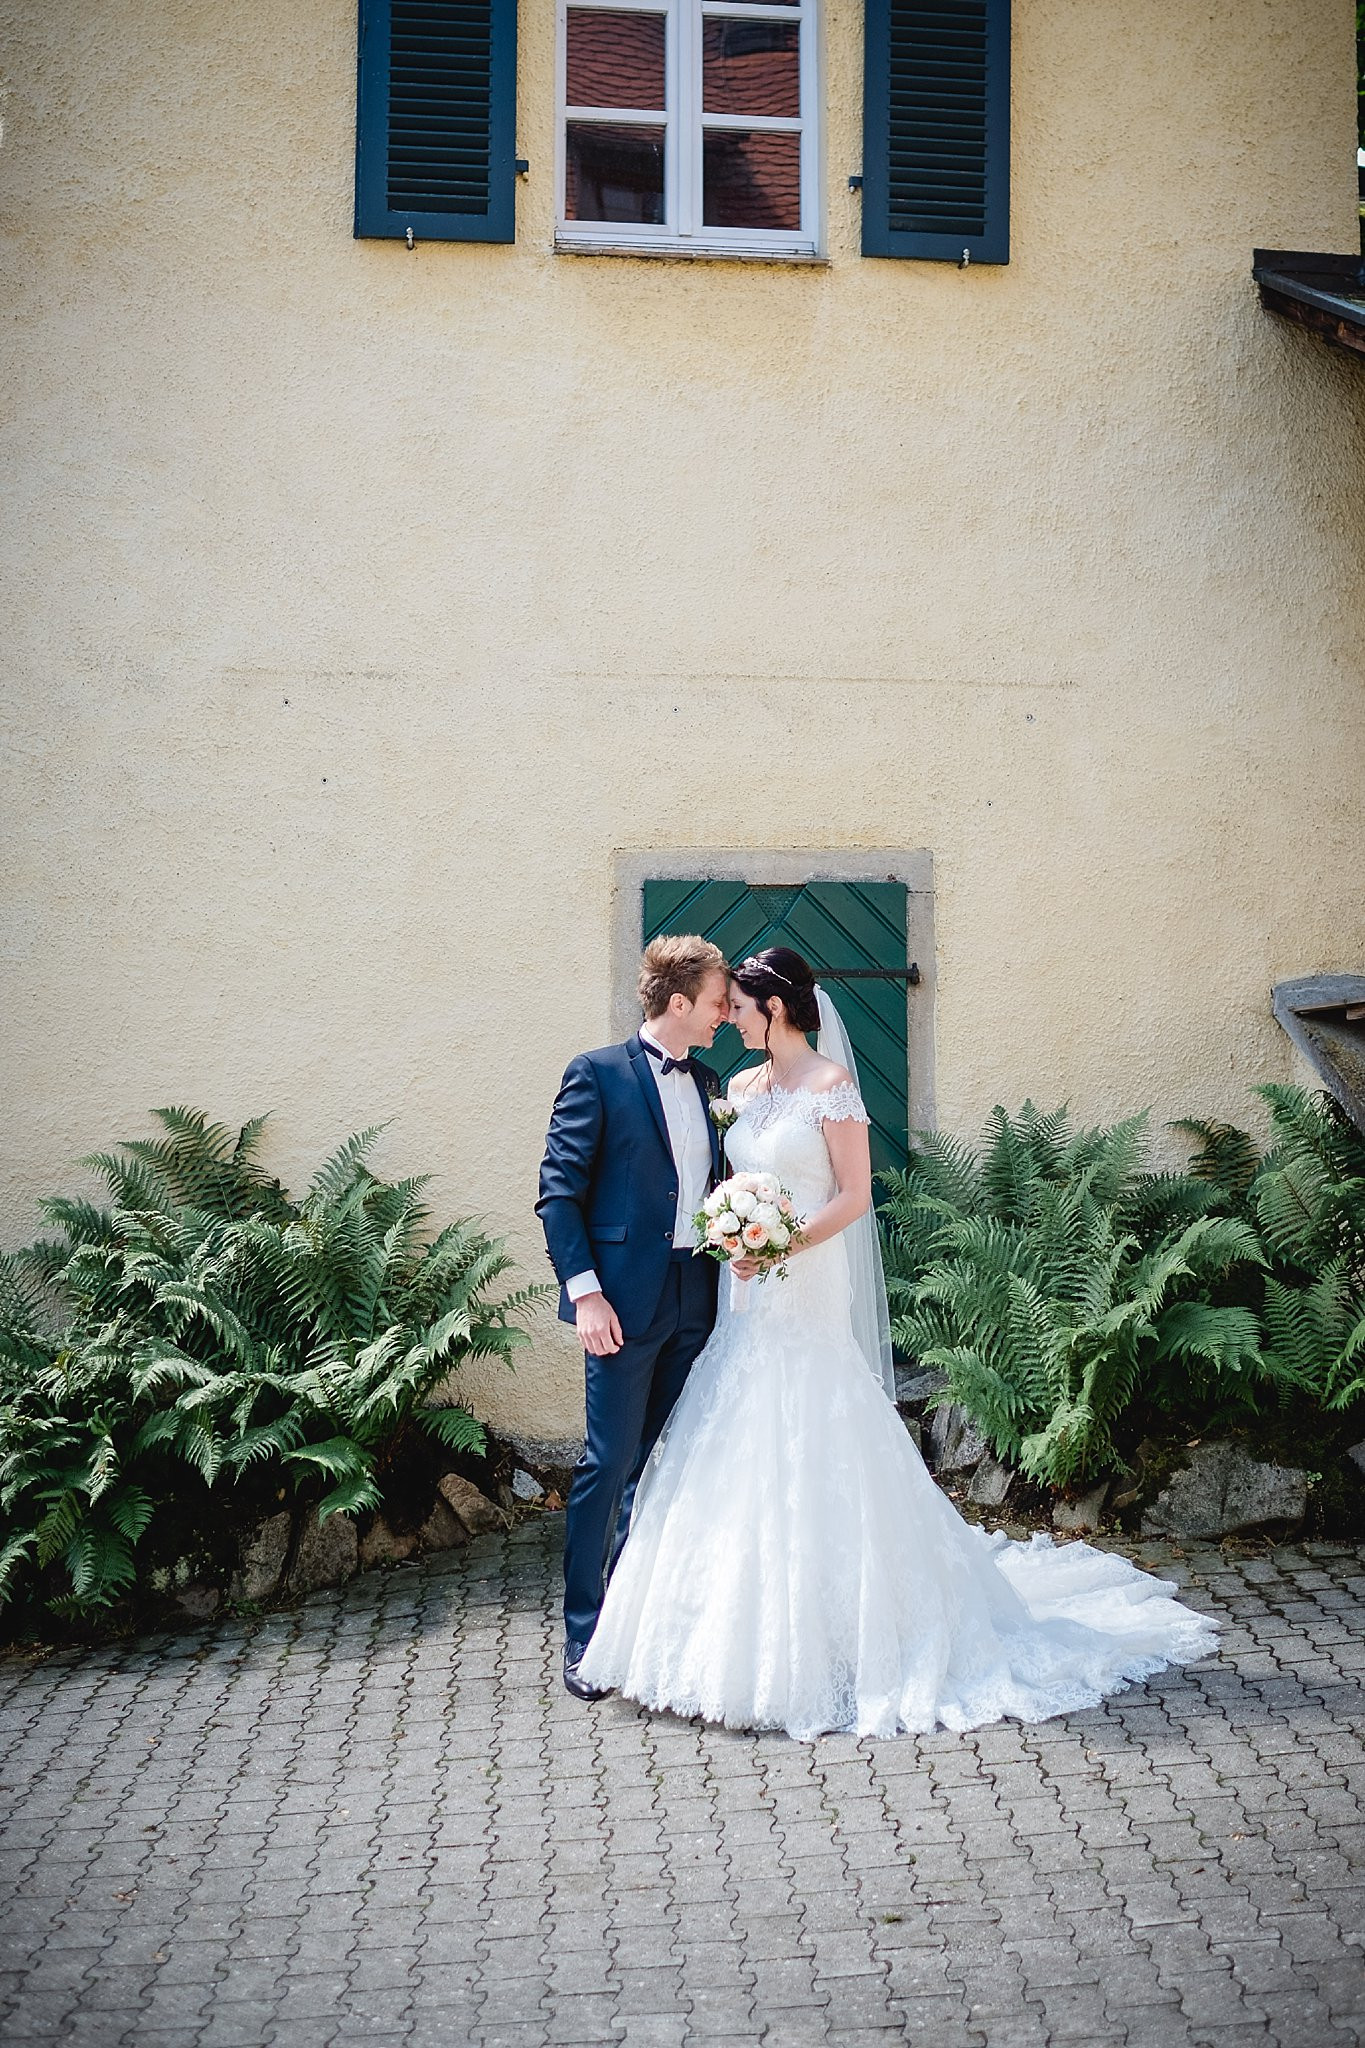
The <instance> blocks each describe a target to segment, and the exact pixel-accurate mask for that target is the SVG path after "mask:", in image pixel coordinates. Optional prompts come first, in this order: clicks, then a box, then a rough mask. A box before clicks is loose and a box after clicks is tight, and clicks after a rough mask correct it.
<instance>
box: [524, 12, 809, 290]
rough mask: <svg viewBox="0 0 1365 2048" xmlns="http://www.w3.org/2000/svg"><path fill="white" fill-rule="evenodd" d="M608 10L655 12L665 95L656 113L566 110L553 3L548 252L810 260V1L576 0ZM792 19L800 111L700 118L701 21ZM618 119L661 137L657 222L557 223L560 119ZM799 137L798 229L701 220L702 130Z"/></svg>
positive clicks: (562, 32)
mask: <svg viewBox="0 0 1365 2048" xmlns="http://www.w3.org/2000/svg"><path fill="white" fill-rule="evenodd" d="M584 4H586V5H591V6H593V7H594V8H598V9H600V11H602V12H604V13H611V14H632V13H634V14H662V15H664V16H665V18H666V20H665V33H666V39H667V40H666V49H665V60H664V98H665V103H666V112H665V113H664V115H663V116H661V115H660V113H659V110H658V108H657V107H655V108H651V109H649V110H647V111H646V110H636V109H633V108H630V107H610V108H605V107H604V108H597V107H589V108H582V107H571V106H570V105H569V104H568V41H569V5H570V0H558V35H557V52H556V65H555V108H556V115H555V219H556V227H555V247H556V248H557V249H564V250H573V251H578V252H580V253H584V254H590V255H611V254H616V255H631V256H665V255H667V256H678V255H692V256H748V257H764V258H766V259H767V260H768V261H769V262H772V261H779V262H780V261H805V262H810V261H811V260H812V259H814V260H819V258H820V256H821V254H822V250H821V240H820V235H821V222H822V220H823V217H824V206H823V193H822V190H821V182H820V167H821V151H820V110H821V106H822V104H823V98H822V69H823V67H822V65H821V61H820V59H821V51H820V36H819V15H818V12H817V10H818V5H819V0H792V4H791V5H781V6H764V5H754V4H749V5H746V4H745V0H584ZM727 16H728V17H729V18H731V19H739V20H750V21H755V20H757V21H773V22H794V23H797V24H799V26H800V31H801V34H800V56H801V112H800V114H799V116H798V117H797V119H796V120H790V121H786V120H777V119H774V118H772V117H771V116H766V115H747V114H707V115H705V116H704V117H703V114H702V23H703V21H704V20H706V19H709V18H724V17H727ZM588 120H591V121H601V122H603V123H607V122H610V123H612V124H615V123H617V122H621V123H625V124H628V125H630V126H632V127H649V128H662V130H663V135H664V220H663V223H662V224H661V225H660V226H658V227H653V226H647V225H645V224H643V223H640V222H635V221H581V220H566V219H565V179H566V154H567V152H566V142H565V128H566V123H567V122H569V121H588ZM798 125H799V128H800V135H801V225H800V228H799V229H796V230H792V229H790V228H717V227H707V226H706V225H705V224H704V223H703V220H702V137H703V134H704V131H705V129H708V128H709V129H714V128H737V129H740V130H741V131H743V132H745V133H757V132H759V131H761V130H763V129H769V130H774V131H777V132H779V133H787V134H790V133H791V132H792V131H793V130H794V129H796V128H797V127H798Z"/></svg>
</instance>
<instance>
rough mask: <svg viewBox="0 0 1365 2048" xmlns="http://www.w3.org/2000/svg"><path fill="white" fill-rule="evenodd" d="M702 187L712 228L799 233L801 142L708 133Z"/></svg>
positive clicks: (765, 135) (774, 136) (731, 130)
mask: <svg viewBox="0 0 1365 2048" xmlns="http://www.w3.org/2000/svg"><path fill="white" fill-rule="evenodd" d="M702 185H703V209H702V210H703V216H704V218H705V222H706V225H707V226H708V227H713V228H785V229H789V230H792V231H795V230H797V229H799V228H800V226H801V138H800V136H799V135H794V134H786V135H784V134H781V133H777V134H774V133H772V132H771V131H767V132H760V133H758V134H753V133H749V134H746V133H745V132H744V131H743V130H742V129H737V128H712V129H708V131H707V135H706V146H705V158H704V164H703V174H702Z"/></svg>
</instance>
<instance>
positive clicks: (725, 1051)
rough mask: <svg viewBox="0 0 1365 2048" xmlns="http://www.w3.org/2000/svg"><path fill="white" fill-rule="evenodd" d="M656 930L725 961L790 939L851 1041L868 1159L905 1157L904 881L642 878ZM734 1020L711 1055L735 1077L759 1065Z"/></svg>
mask: <svg viewBox="0 0 1365 2048" xmlns="http://www.w3.org/2000/svg"><path fill="white" fill-rule="evenodd" d="M660 932H700V933H701V934H702V935H703V937H705V938H708V939H712V940H714V942H715V944H716V945H718V946H719V947H720V949H721V951H722V952H723V953H724V955H725V957H726V959H727V960H732V961H736V962H738V961H740V960H743V959H746V958H747V957H748V955H749V954H750V953H759V952H761V951H762V950H763V948H764V947H765V946H791V947H793V948H794V949H795V951H796V952H798V953H799V954H800V955H801V956H802V958H803V959H805V960H809V962H810V964H811V966H812V967H813V968H814V969H815V972H816V977H817V979H818V980H820V981H822V982H824V983H825V984H826V985H827V986H828V988H829V992H830V994H831V996H832V997H833V999H834V1001H835V1003H836V1004H837V1005H838V1008H839V1014H840V1015H841V1016H842V1018H843V1020H844V1024H845V1027H846V1028H847V1031H848V1035H849V1037H850V1038H851V1039H852V1041H853V1051H854V1056H855V1057H856V1059H857V1062H858V1078H859V1080H860V1081H861V1083H862V1090H863V1098H864V1100H865V1101H866V1103H867V1108H868V1114H869V1115H870V1117H871V1118H872V1164H873V1167H874V1169H876V1170H877V1171H883V1170H884V1169H886V1168H887V1167H891V1166H904V1164H905V1156H906V1145H907V1135H908V1134H907V1130H906V1116H907V1091H908V1082H909V1072H908V1058H907V1048H906V1011H905V1002H906V995H905V991H906V980H907V974H906V949H905V885H904V883H902V882H806V883H803V884H802V885H801V886H799V887H796V886H793V887H789V888H788V887H775V888H770V887H766V886H763V885H751V884H750V883H748V882H698V881H668V880H660V881H657V882H646V883H645V888H644V941H645V943H646V944H648V942H649V941H650V939H652V938H656V937H657V936H658V934H659V933H660ZM757 1057H758V1056H757V1055H756V1054H753V1053H746V1052H745V1050H744V1047H743V1045H742V1044H741V1043H740V1039H739V1034H738V1032H736V1031H735V1030H734V1029H733V1027H732V1026H731V1025H729V1024H727V1025H725V1026H724V1027H723V1028H722V1030H721V1031H719V1032H718V1033H717V1035H716V1043H715V1049H714V1052H713V1053H711V1054H709V1055H708V1058H709V1060H710V1062H711V1064H712V1065H713V1066H715V1067H716V1068H717V1070H718V1071H719V1072H720V1074H721V1075H722V1076H723V1077H724V1078H725V1079H727V1080H728V1079H729V1077H730V1075H731V1074H733V1073H734V1072H735V1070H736V1069H737V1068H739V1067H743V1066H752V1065H754V1064H755V1062H756V1059H757Z"/></svg>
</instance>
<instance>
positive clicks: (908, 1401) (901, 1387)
mask: <svg viewBox="0 0 1365 2048" xmlns="http://www.w3.org/2000/svg"><path fill="white" fill-rule="evenodd" d="M947 1384H948V1375H947V1373H946V1372H922V1371H921V1370H920V1368H919V1367H918V1366H917V1365H898V1366H897V1367H896V1406H897V1407H898V1408H922V1407H923V1406H924V1404H925V1402H926V1401H928V1400H929V1399H930V1398H931V1396H933V1395H934V1394H941V1393H942V1392H943V1390H944V1388H945V1387H946V1386H947Z"/></svg>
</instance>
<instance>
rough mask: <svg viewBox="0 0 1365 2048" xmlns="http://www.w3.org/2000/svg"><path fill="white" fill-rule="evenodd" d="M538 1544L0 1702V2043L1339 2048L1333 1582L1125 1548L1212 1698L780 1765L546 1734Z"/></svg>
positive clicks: (1360, 1616) (1343, 1674)
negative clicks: (1182, 1616)
mask: <svg viewBox="0 0 1365 2048" xmlns="http://www.w3.org/2000/svg"><path fill="white" fill-rule="evenodd" d="M561 1528H562V1519H558V1518H555V1517H544V1518H538V1519H535V1520H528V1522H527V1523H526V1524H524V1525H522V1526H521V1527H520V1528H518V1529H517V1530H515V1531H513V1532H511V1534H509V1535H507V1536H502V1535H498V1534H491V1535H487V1536H480V1537H478V1538H476V1539H475V1540H474V1541H473V1542H471V1543H470V1544H469V1546H468V1547H467V1548H466V1549H464V1550H462V1551H460V1552H458V1553H454V1554H451V1555H449V1556H442V1557H440V1558H433V1559H430V1560H426V1561H424V1562H422V1563H421V1564H418V1565H415V1566H412V1567H404V1568H403V1569H402V1570H401V1571H396V1572H390V1573H375V1574H373V1575H370V1576H369V1577H368V1578H360V1579H357V1580H355V1581H353V1582H352V1583H351V1584H350V1585H349V1586H348V1587H347V1588H346V1589H344V1591H343V1592H341V1593H337V1592H335V1591H329V1592H327V1593H324V1594H319V1595H316V1596H314V1597H313V1598H311V1599H309V1600H306V1601H304V1602H303V1603H301V1604H300V1605H299V1606H298V1607H296V1608H295V1609H294V1610H292V1611H291V1612H289V1613H280V1614H276V1615H270V1616H265V1617H260V1618H258V1619H257V1620H255V1621H246V1622H236V1621H232V1620H225V1621H222V1622H219V1623H217V1624H215V1625H213V1626H211V1627H207V1628H197V1629H195V1630H193V1631H191V1632H189V1633H188V1634H187V1635H186V1636H185V1637H173V1636H161V1637H156V1638H153V1639H150V1640H149V1641H148V1642H147V1643H145V1644H137V1645H117V1646H112V1647H109V1648H105V1649H97V1650H94V1651H89V1652H80V1651H73V1652H64V1653H62V1654H61V1655H60V1656H58V1657H54V1658H51V1659H48V1660H47V1661H46V1662H45V1663H43V1664H40V1665H36V1666H24V1665H23V1664H21V1663H19V1662H18V1661H17V1660H14V1661H6V1660H4V1659H0V1753H3V1751H4V1745H5V1743H6V1742H7V1741H8V1742H9V1744H10V1750H9V1758H8V1761H7V1762H6V1763H5V1765H4V1767H3V1769H0V1781H2V1782H0V1828H2V1829H3V1835H4V1841H3V1846H0V1953H3V1955H4V1958H5V1961H6V1962H7V1963H9V1964H11V1967H10V1968H9V1969H8V1970H6V1971H5V1972H4V1973H3V1974H0V2030H2V2031H3V2032H4V2033H5V2036H6V2038H9V2037H11V2036H12V2037H13V2038H14V2039H15V2041H16V2043H23V2042H26V2041H35V2042H37V2041H40V2040H47V2039H52V2038H56V2037H57V2035H56V2034H55V2033H54V2030H55V2029H59V2030H60V2038H61V2039H62V2040H63V2041H65V2042H69V2043H72V2044H75V2048H80V2044H82V2043H88V2044H89V2048H121V2044H122V2043H123V2042H125V2041H127V2042H128V2043H129V2044H130V2048H157V2044H158V2043H164V2044H165V2048H261V2044H263V2043H269V2044H271V2048H274V2044H275V2043H284V2042H286V2041H287V2042H289V2044H290V2048H314V2044H316V2048H324V2044H327V2048H331V2044H332V2043H334V2042H337V2043H340V2042H348V2041H355V2042H360V2041H362V2040H363V2041H365V2042H366V2043H367V2044H370V2048H383V2044H384V2043H386V2042H389V2041H392V2042H394V2043H398V2042H403V2043H405V2044H407V2048H428V2044H430V2048H435V2044H436V2043H437V2042H439V2043H440V2044H441V2048H560V2044H561V2042H562V2043H563V2044H564V2048H568V2044H569V2043H570V2042H577V2041H580V2040H581V2041H583V2042H588V2043H594V2044H596V2043H598V2042H601V2043H603V2044H606V2043H609V2042H623V2043H626V2044H627V2048H630V2044H634V2048H689V2044H693V2043H698V2042H715V2043H717V2044H720V2048H749V2044H753V2048H759V2044H760V2043H762V2048H805V2044H807V2043H817V2042H818V2043H824V2042H831V2043H839V2042H850V2043H868V2042H878V2043H880V2042H890V2041H901V2040H904V2041H912V2042H924V2043H925V2044H926V2048H986V2044H987V2043H988V2044H989V2048H1061V2044H1063V2043H1069V2042H1076V2043H1081V2044H1084V2048H1103V2044H1105V2043H1108V2042H1113V2043H1114V2044H1115V2048H1118V2044H1119V2043H1120V2042H1121V2041H1126V2048H1193V2044H1196V2043H1198V2044H1201V2048H1223V2044H1227V2048H1250V2044H1251V2043H1253V2042H1263V2043H1265V2044H1266V2048H1274V2044H1276V2043H1279V2044H1280V2048H1317V2044H1318V2043H1322V2044H1323V2048H1328V2044H1331V2048H1341V2044H1343V2043H1349V2042H1351V2041H1353V2040H1356V2039H1365V1970H1363V1968H1362V1957H1361V1951H1360V1948H1359V1946H1358V1945H1357V1944H1356V1942H1355V1940H1354V1939H1352V1937H1353V1936H1354V1935H1355V1934H1356V1933H1357V1931H1358V1928H1359V1926H1360V1924H1361V1921H1362V1917H1363V1916H1365V1900H1362V1891H1365V1744H1363V1743H1362V1740H1361V1736H1360V1734H1359V1732H1358V1731H1359V1727H1360V1724H1361V1721H1362V1719H1365V1716H1363V1715H1362V1711H1361V1709H1362V1690H1361V1689H1362V1685H1363V1684H1365V1559H1362V1556H1361V1553H1359V1552H1358V1551H1356V1550H1353V1549H1352V1548H1351V1547H1350V1546H1336V1547H1333V1546H1315V1547H1314V1548H1313V1550H1312V1552H1311V1554H1310V1553H1309V1552H1308V1551H1305V1550H1300V1549H1295V1548H1294V1547H1292V1546H1280V1547H1278V1548H1277V1549H1276V1550H1274V1551H1273V1552H1269V1553H1266V1554H1264V1555H1257V1556H1254V1557H1247V1558H1238V1557H1236V1556H1235V1555H1230V1556H1224V1555H1223V1554H1222V1553H1221V1552H1219V1551H1217V1550H1213V1549H1211V1548H1209V1547H1208V1546H1201V1545H1198V1544H1191V1545H1188V1546H1185V1549H1186V1552H1187V1554H1186V1555H1184V1556H1179V1557H1177V1556H1175V1555H1173V1554H1172V1553H1171V1552H1170V1550H1169V1548H1163V1547H1160V1546H1147V1547H1146V1549H1145V1555H1146V1558H1147V1562H1148V1563H1149V1565H1150V1566H1151V1567H1152V1568H1155V1569H1159V1570H1162V1571H1163V1572H1169V1573H1170V1574H1171V1575H1173V1576H1176V1575H1178V1576H1179V1577H1180V1579H1181V1581H1182V1583H1184V1584H1186V1585H1187V1586H1188V1587H1189V1588H1190V1590H1191V1594H1192V1597H1193V1598H1194V1600H1195V1603H1196V1604H1198V1605H1201V1606H1203V1607H1205V1608H1208V1609H1211V1610H1217V1609H1221V1611H1222V1612H1223V1614H1224V1615H1225V1616H1226V1617H1227V1618H1228V1619H1229V1621H1230V1623H1231V1626H1230V1627H1228V1628H1227V1629H1225V1631H1224V1636H1223V1647H1222V1653H1221V1655H1220V1657H1218V1658H1216V1659H1208V1660H1205V1661H1204V1662H1203V1663H1202V1664H1201V1665H1199V1666H1197V1667H1193V1668H1191V1669H1190V1670H1189V1671H1181V1672H1166V1673H1160V1674H1158V1675H1157V1676H1156V1677H1155V1678H1154V1679H1152V1680H1151V1681H1149V1682H1148V1683H1147V1684H1146V1685H1144V1686H1141V1687H1134V1688H1130V1689H1129V1691H1128V1692H1126V1693H1124V1694H1121V1695H1118V1696H1116V1697H1115V1698H1114V1699H1112V1700H1110V1701H1108V1702H1106V1703H1105V1705H1104V1706H1103V1707H1101V1708H1099V1709H1095V1710H1091V1711H1089V1712H1086V1713H1084V1714H1077V1715H1072V1716H1067V1717H1063V1718H1061V1719H1059V1720H1057V1721H1053V1722H1048V1723H1044V1724H1042V1725H1041V1726H1037V1727H1029V1728H1019V1727H1017V1726H1015V1725H1014V1724H1011V1723H1003V1724H1000V1725H998V1726H996V1727H992V1728H987V1729H980V1730H976V1731H974V1732H973V1733H972V1734H970V1735H967V1736H957V1735H952V1734H950V1733H948V1732H946V1731H938V1732H937V1733H935V1734H934V1735H932V1736H925V1737H915V1738H907V1739H904V1740H901V1741H886V1740H877V1741H865V1742H860V1741H857V1740H855V1739H853V1738H851V1737H842V1736H840V1737H830V1738H826V1739H825V1740H823V1741H821V1742H820V1743H818V1744H814V1745H803V1744H796V1743H791V1742H789V1741H787V1740H786V1738H784V1737H782V1736H774V1735H763V1736H760V1737H754V1736H751V1735H744V1734H735V1733H731V1732H729V1731H724V1730H714V1729H704V1728H702V1727H700V1726H699V1725H698V1724H695V1723H683V1722H675V1721H672V1720H670V1719H669V1717H667V1716H658V1717H655V1716H650V1715H647V1714H642V1713H638V1712H637V1711H636V1710H635V1709H633V1708H631V1707H629V1706H628V1705H627V1704H626V1703H623V1702H605V1703H603V1705H602V1706H601V1707H599V1708H595V1709H590V1710H582V1709H580V1707H579V1705H578V1703H576V1702H573V1701H570V1700H569V1699H568V1697H567V1696H566V1695H564V1694H563V1693H562V1692H561V1691H560V1689H559V1688H558V1685H557V1668H556V1666H557V1655H558V1628H557V1623H556V1606H557V1595H558V1586H557V1573H558V1561H557V1557H556V1549H555V1546H556V1543H557V1540H558V1533H559V1530H560V1529H561ZM7 1731H8V1732H7ZM153 1738H154V1739H153ZM6 1787H12V1788H13V1789H12V1790H7V1789H5V1788H6ZM912 1859H913V1860H912Z"/></svg>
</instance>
